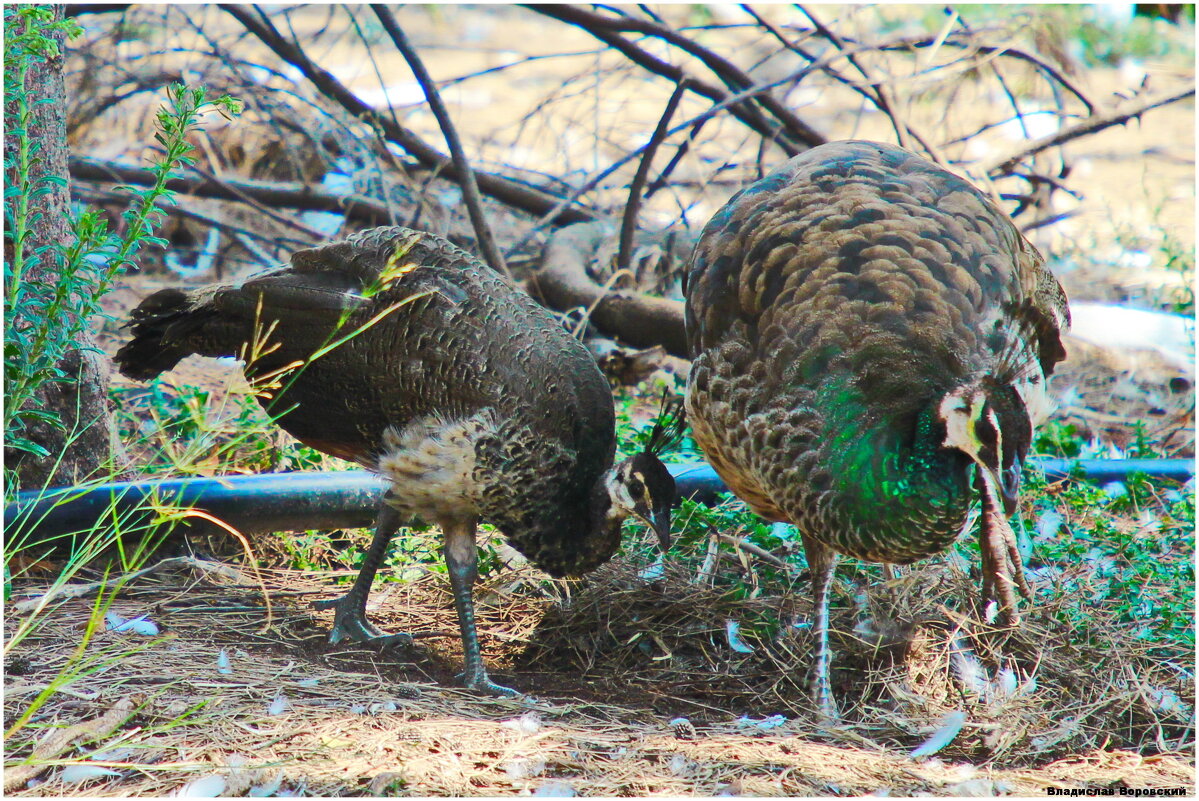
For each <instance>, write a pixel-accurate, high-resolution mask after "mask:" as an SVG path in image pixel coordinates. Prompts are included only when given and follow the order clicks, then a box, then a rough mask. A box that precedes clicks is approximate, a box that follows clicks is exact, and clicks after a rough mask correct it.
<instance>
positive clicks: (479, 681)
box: [457, 669, 521, 698]
mask: <svg viewBox="0 0 1199 801" xmlns="http://www.w3.org/2000/svg"><path fill="white" fill-rule="evenodd" d="M457 678H458V680H459V681H461V682H462V683H463V684H464V685H466V689H468V690H473V691H474V692H477V693H479V694H480V695H495V696H500V697H504V698H519V697H520V696H521V693H520V691H519V690H514V689H512V688H511V687H505V686H504V685H502V684H496V683H495V682H494V681H492V680H491V679H490V677H488V675H487V671H486V670H481V669H480V670H477V671H475V672H474V675H471V676H468V675H467V674H466V673H459V674H458V676H457Z"/></svg>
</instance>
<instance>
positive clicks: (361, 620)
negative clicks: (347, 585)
mask: <svg viewBox="0 0 1199 801" xmlns="http://www.w3.org/2000/svg"><path fill="white" fill-rule="evenodd" d="M312 605H313V607H314V608H316V609H321V610H324V609H332V610H334V616H333V628H331V629H329V642H330V643H333V644H334V645H336V644H337V643H339V642H341V641H342V640H344V639H347V638H348V639H349V640H350V641H352V642H363V643H371V644H372V645H382V646H384V647H387V646H390V645H401V646H404V647H408V646H410V645H412V635H411V634H403V633H400V634H388V633H387V632H385V631H383V630H382V629H380V628H379V627H378V626H376V625H375V624H374V623H371V622H370V621H369V620H367V619H366V604H365V603H363V602H361V601H359V600H358V599H357V598H356V597H355V594H354V593H353V592H352V591H351V592H348V593H346V594H345V595H343V596H341V597H340V598H330V599H328V600H324V601H313V603H312Z"/></svg>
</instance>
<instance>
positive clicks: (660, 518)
mask: <svg viewBox="0 0 1199 801" xmlns="http://www.w3.org/2000/svg"><path fill="white" fill-rule="evenodd" d="M650 524H651V526H652V527H653V529H654V533H655V534H657V535H658V543H659V544H660V545H661V546H662V553H666V552H667V551H668V550H670V507H666V508H665V509H659V510H658V511H656V512H654V519H653V520H652V521H650Z"/></svg>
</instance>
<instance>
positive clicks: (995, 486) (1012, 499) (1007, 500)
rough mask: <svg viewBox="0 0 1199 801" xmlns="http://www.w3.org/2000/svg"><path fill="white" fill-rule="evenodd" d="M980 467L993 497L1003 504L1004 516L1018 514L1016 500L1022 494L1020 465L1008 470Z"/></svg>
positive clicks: (983, 478)
mask: <svg viewBox="0 0 1199 801" xmlns="http://www.w3.org/2000/svg"><path fill="white" fill-rule="evenodd" d="M978 467H979V472H980V473H981V474H982V476H981V477H982V480H983V481H984V482H986V484H987V485H988V486H989V487H990V491H991V495H992V497H997V498H998V499H999V501H1000V502H1001V503H1002V504H1003V514H1004V516H1006V517H1011V516H1012V515H1013V514H1015V513H1016V499H1017V497H1018V496H1019V493H1020V465H1019V464H1015V465H1013V467H1011V468H1009V469H1007V470H1000V469H998V468H994V467H989V466H986V465H981V464H980V465H979V466H978Z"/></svg>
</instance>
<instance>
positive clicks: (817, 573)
mask: <svg viewBox="0 0 1199 801" xmlns="http://www.w3.org/2000/svg"><path fill="white" fill-rule="evenodd" d="M802 536H803V547H804V554H805V555H806V556H807V558H808V569H809V571H810V572H811V574H812V618H813V620H812V634H813V636H814V637H815V640H816V659H815V661H814V664H813V666H812V697H813V698H814V699H815V701H816V705H817V706H818V707H819V708H820V712H821V714H823V715H824V717H825V718H826V719H827V720H829V721H835V720H837V704H836V702H835V701H834V700H833V686H832V678H831V676H830V670H831V665H832V658H833V655H832V650H831V649H830V648H829V644H828V628H829V622H828V620H829V614H828V606H829V595H830V594H831V590H832V586H833V570H834V568H835V567H836V566H837V553H836V551H834V550H833V549H831V548H829V547H828V546H826V545H824V544H823V543H821V542H819V541H817V540H815V539H812V538H811V537H808V536H807V535H806V534H805V535H802Z"/></svg>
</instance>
